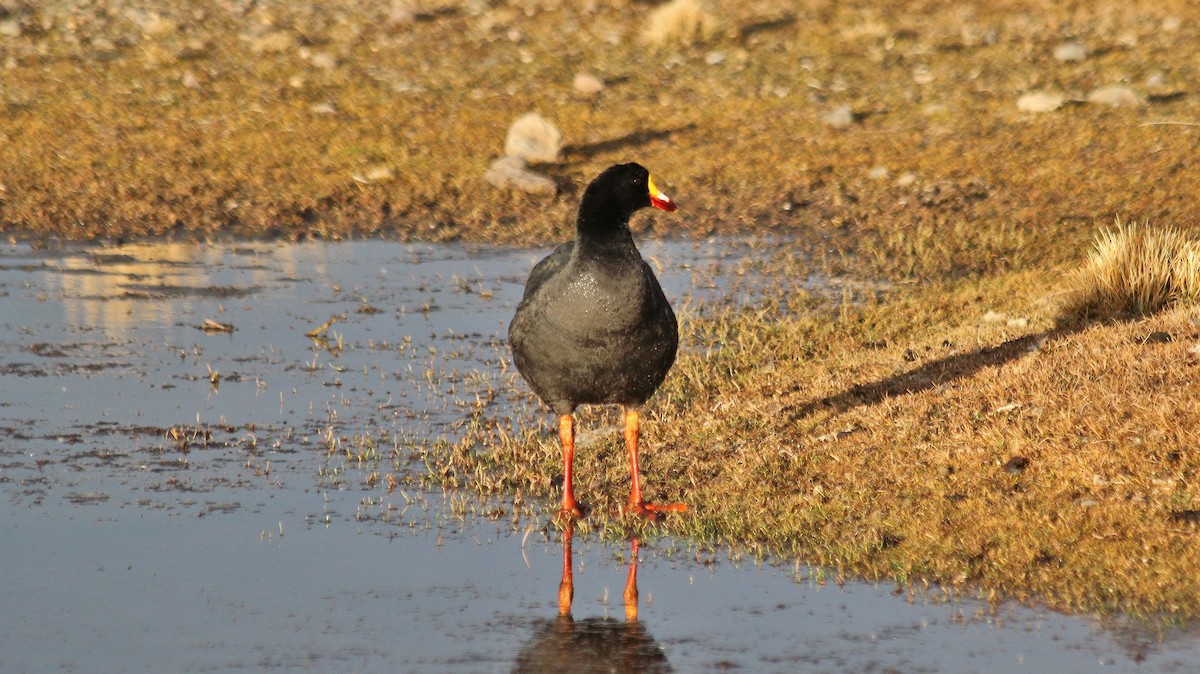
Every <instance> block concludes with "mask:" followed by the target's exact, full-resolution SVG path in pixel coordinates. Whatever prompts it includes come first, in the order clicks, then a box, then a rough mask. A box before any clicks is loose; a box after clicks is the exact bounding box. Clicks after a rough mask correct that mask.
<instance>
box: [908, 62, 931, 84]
mask: <svg viewBox="0 0 1200 674" xmlns="http://www.w3.org/2000/svg"><path fill="white" fill-rule="evenodd" d="M912 79H913V82H916V83H917V84H922V85H923V84H929V83H930V82H933V71H932V70H930V69H929V66H927V65H919V66H916V67H914V68H913V69H912Z"/></svg>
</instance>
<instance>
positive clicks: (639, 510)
mask: <svg viewBox="0 0 1200 674" xmlns="http://www.w3.org/2000/svg"><path fill="white" fill-rule="evenodd" d="M687 509H688V507H687V504H686V503H647V502H646V501H630V502H629V503H628V504H626V506H625V512H626V513H633V514H635V515H637V516H639V517H644V518H646V519H648V520H650V521H651V522H655V521H658V520H659V519H661V518H662V516H663V515H664V514H666V513H685V512H687Z"/></svg>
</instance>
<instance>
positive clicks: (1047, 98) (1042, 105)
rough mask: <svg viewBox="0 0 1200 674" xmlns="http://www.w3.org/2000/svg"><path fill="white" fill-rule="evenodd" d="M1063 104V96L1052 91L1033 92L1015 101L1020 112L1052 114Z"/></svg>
mask: <svg viewBox="0 0 1200 674" xmlns="http://www.w3.org/2000/svg"><path fill="white" fill-rule="evenodd" d="M1062 104H1063V95H1062V94H1060V93H1056V92H1053V91H1033V92H1030V93H1028V94H1023V95H1022V96H1021V97H1020V98H1018V99H1017V109H1018V110H1020V111H1021V112H1053V111H1055V110H1057V109H1059V108H1060V107H1062Z"/></svg>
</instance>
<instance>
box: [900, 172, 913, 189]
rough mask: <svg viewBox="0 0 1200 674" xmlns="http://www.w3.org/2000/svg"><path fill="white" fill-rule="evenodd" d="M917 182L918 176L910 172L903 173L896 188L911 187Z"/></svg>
mask: <svg viewBox="0 0 1200 674" xmlns="http://www.w3.org/2000/svg"><path fill="white" fill-rule="evenodd" d="M916 182H917V174H915V173H913V172H911V171H909V172H908V173H902V174H901V175H900V177H899V178H896V187H909V186H911V185H913V184H914V183H916Z"/></svg>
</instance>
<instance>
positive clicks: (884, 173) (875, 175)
mask: <svg viewBox="0 0 1200 674" xmlns="http://www.w3.org/2000/svg"><path fill="white" fill-rule="evenodd" d="M891 175H892V172H891V171H889V170H888V169H887V167H886V166H876V167H874V168H872V169H871V170H870V171H867V177H868V178H870V179H871V180H887V179H888V178H889V177H891Z"/></svg>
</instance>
